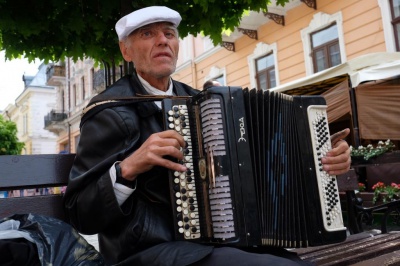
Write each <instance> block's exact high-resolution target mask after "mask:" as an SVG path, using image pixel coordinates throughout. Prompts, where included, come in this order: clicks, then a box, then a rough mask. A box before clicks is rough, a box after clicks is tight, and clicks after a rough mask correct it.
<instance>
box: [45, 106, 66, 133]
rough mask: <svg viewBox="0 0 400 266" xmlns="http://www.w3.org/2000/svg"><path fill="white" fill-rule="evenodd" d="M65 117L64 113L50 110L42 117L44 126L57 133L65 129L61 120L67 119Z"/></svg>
mask: <svg viewBox="0 0 400 266" xmlns="http://www.w3.org/2000/svg"><path fill="white" fill-rule="evenodd" d="M67 117H68V116H67V114H66V113H62V112H57V111H55V110H51V111H50V113H48V114H47V115H46V116H45V117H44V128H45V129H47V130H49V131H51V132H54V133H56V134H58V133H59V132H60V131H63V130H66V127H65V125H64V123H62V121H64V120H65V119H67Z"/></svg>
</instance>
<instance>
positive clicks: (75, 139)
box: [73, 135, 81, 153]
mask: <svg viewBox="0 0 400 266" xmlns="http://www.w3.org/2000/svg"><path fill="white" fill-rule="evenodd" d="M80 139H81V135H77V136H75V137H74V141H75V145H74V146H75V150H74V151H73V152H74V153H75V152H76V150H77V149H78V144H79V140H80Z"/></svg>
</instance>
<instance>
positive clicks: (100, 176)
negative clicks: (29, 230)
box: [64, 108, 140, 234]
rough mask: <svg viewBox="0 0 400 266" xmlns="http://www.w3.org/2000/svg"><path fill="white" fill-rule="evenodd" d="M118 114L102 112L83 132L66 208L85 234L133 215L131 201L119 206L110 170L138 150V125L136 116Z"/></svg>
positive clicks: (99, 230)
mask: <svg viewBox="0 0 400 266" xmlns="http://www.w3.org/2000/svg"><path fill="white" fill-rule="evenodd" d="M117 110H118V108H112V109H105V110H103V111H101V112H100V113H98V114H97V115H95V116H94V117H92V118H91V119H90V120H88V121H87V122H86V123H85V124H84V125H83V127H82V129H81V135H80V140H79V145H78V147H77V154H76V158H75V161H74V164H73V167H72V170H71V173H70V177H69V183H68V187H67V190H66V193H65V196H64V206H65V210H66V215H67V217H68V218H69V220H70V223H71V224H72V225H73V226H74V227H75V228H77V229H78V230H79V231H80V232H82V233H85V234H93V233H98V232H101V231H103V230H104V229H106V228H107V227H109V226H110V225H112V224H113V223H114V222H115V221H118V220H121V218H123V217H125V216H127V215H129V214H130V213H131V211H132V200H129V198H128V200H127V201H126V202H125V203H124V204H122V206H119V205H118V202H117V199H116V197H115V193H114V188H113V186H112V182H111V178H110V175H109V169H110V167H111V166H112V165H113V163H114V162H116V161H118V160H122V159H124V158H125V157H126V156H128V155H129V154H130V153H132V152H133V151H134V150H136V149H137V146H138V145H139V143H138V142H139V138H140V132H139V130H138V128H137V125H139V123H138V121H137V116H135V113H134V112H129V115H124V113H123V112H124V110H126V109H124V108H121V110H122V114H121V112H118V111H117ZM121 110H120V111H121ZM134 125H136V126H134Z"/></svg>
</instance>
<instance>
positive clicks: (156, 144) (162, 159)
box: [119, 130, 186, 181]
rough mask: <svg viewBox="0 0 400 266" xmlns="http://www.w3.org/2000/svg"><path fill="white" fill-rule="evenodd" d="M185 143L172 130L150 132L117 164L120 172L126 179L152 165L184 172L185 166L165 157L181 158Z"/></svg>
mask: <svg viewBox="0 0 400 266" xmlns="http://www.w3.org/2000/svg"><path fill="white" fill-rule="evenodd" d="M185 145H186V142H185V140H184V139H183V137H182V136H181V135H180V134H179V133H177V132H176V131H174V130H167V131H162V132H158V133H154V134H152V135H151V136H150V137H149V138H148V139H147V140H146V141H145V142H144V143H143V144H142V146H141V147H140V148H139V149H138V150H136V151H135V152H134V153H133V154H132V155H130V156H129V157H127V158H126V159H125V160H123V161H122V162H121V163H120V164H119V165H120V167H121V174H122V176H123V177H124V178H126V179H128V180H132V181H133V180H135V179H136V177H137V176H138V175H139V174H141V173H144V172H147V171H149V170H150V169H152V168H153V167H154V166H162V167H165V168H168V169H171V170H174V171H180V172H184V171H186V167H185V166H183V165H181V164H179V163H176V162H173V161H172V160H169V159H167V158H166V157H167V156H170V157H173V158H176V159H177V160H182V159H183V154H182V151H181V148H184V147H185Z"/></svg>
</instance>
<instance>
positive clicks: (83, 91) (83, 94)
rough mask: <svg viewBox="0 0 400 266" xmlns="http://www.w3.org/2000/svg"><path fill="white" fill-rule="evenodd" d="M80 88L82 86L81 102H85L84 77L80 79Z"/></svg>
mask: <svg viewBox="0 0 400 266" xmlns="http://www.w3.org/2000/svg"><path fill="white" fill-rule="evenodd" d="M81 86H82V100H85V97H86V92H85V77H82V78H81Z"/></svg>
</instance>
